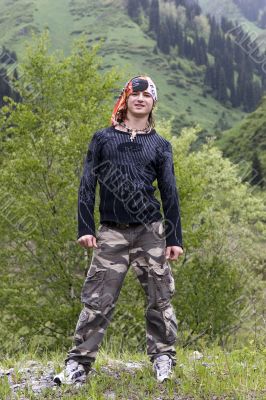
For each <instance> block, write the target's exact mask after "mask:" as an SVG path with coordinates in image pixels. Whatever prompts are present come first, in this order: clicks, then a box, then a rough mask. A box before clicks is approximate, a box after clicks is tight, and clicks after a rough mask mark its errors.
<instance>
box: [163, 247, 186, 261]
mask: <svg viewBox="0 0 266 400" xmlns="http://www.w3.org/2000/svg"><path fill="white" fill-rule="evenodd" d="M183 253H184V251H183V249H182V247H180V246H168V247H166V250H165V256H166V259H167V260H168V259H169V260H177V259H178V257H179V256H181V255H182V254H183Z"/></svg>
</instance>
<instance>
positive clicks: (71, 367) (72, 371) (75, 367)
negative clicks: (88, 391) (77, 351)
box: [53, 360, 86, 385]
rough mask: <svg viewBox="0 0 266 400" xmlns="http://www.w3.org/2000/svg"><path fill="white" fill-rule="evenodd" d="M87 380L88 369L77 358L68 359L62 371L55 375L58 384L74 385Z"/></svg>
mask: <svg viewBox="0 0 266 400" xmlns="http://www.w3.org/2000/svg"><path fill="white" fill-rule="evenodd" d="M85 380H86V371H85V368H84V366H83V365H82V364H79V363H78V362H77V361H75V360H68V361H67V363H66V366H65V368H64V370H63V371H62V372H60V373H59V374H58V375H55V376H54V379H53V381H54V382H55V383H56V384H57V385H62V384H65V385H72V384H73V383H78V382H81V383H84V382H85Z"/></svg>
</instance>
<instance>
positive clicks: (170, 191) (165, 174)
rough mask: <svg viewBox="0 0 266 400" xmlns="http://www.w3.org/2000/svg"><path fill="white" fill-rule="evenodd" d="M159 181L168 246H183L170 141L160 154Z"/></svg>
mask: <svg viewBox="0 0 266 400" xmlns="http://www.w3.org/2000/svg"><path fill="white" fill-rule="evenodd" d="M157 182H158V188H159V190H160V195H161V200H162V206H163V212H164V218H165V237H166V246H180V247H182V248H183V245H182V229H181V216H180V208H179V196H178V191H177V187H176V180H175V171H174V163H173V152H172V145H171V143H170V142H167V144H166V146H165V148H164V150H163V152H162V154H161V156H160V160H159V168H158V174H157Z"/></svg>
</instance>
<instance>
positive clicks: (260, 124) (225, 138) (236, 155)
mask: <svg viewBox="0 0 266 400" xmlns="http://www.w3.org/2000/svg"><path fill="white" fill-rule="evenodd" d="M265 107H266V96H265V97H264V98H263V99H262V101H261V104H260V105H259V107H258V108H257V110H256V111H254V112H253V113H251V114H250V115H248V116H247V117H246V118H245V119H244V120H243V121H242V122H240V123H238V124H237V125H236V126H234V127H233V128H232V129H230V130H228V131H225V132H223V135H222V137H221V139H219V140H217V141H216V143H217V144H218V146H219V147H220V148H221V149H222V150H223V151H224V153H225V155H226V156H229V157H230V158H231V159H232V160H233V161H234V162H237V163H240V162H243V161H244V160H245V161H248V162H250V160H251V158H252V155H253V152H254V150H256V151H257V153H258V156H259V159H260V161H261V163H262V168H263V176H264V177H265V176H266V152H265V149H266V114H265Z"/></svg>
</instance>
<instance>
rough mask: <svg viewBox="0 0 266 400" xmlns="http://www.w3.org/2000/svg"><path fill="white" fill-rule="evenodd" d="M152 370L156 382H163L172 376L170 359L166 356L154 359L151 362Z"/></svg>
mask: <svg viewBox="0 0 266 400" xmlns="http://www.w3.org/2000/svg"><path fill="white" fill-rule="evenodd" d="M153 370H154V371H155V373H156V378H157V381H158V382H163V381H165V380H166V379H169V378H170V375H171V374H172V359H171V357H169V356H168V355H167V354H163V355H161V356H158V357H156V359H155V360H154V362H153Z"/></svg>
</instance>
